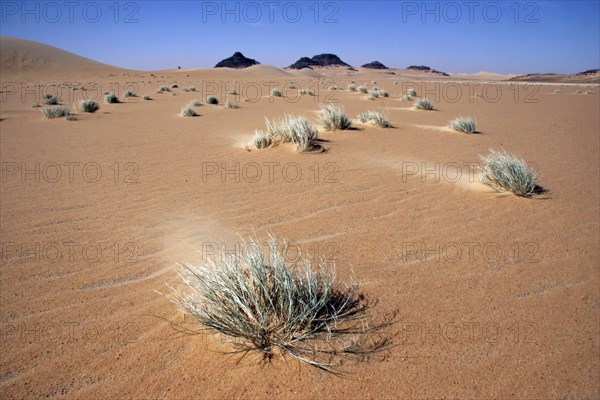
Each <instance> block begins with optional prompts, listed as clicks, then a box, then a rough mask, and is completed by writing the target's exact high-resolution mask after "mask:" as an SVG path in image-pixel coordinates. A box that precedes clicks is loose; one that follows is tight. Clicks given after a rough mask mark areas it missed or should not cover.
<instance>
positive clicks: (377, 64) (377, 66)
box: [362, 61, 389, 69]
mask: <svg viewBox="0 0 600 400" xmlns="http://www.w3.org/2000/svg"><path fill="white" fill-rule="evenodd" d="M362 67H363V68H369V69H389V68H388V67H386V66H385V65H383V64H382V63H380V62H379V61H373V62H370V63H368V64H365V65H363V66H362Z"/></svg>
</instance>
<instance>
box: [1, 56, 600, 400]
mask: <svg viewBox="0 0 600 400" xmlns="http://www.w3.org/2000/svg"><path fill="white" fill-rule="evenodd" d="M56 57H57V58H60V57H59V55H56ZM4 62H5V61H4V60H3V63H4ZM28 65H32V64H28ZM44 65H45V64H44ZM75 67H76V63H75V64H70V67H69V68H68V69H67V68H66V67H65V66H64V65H63V66H62V67H59V68H57V69H51V71H50V75H48V76H45V75H44V68H37V69H36V68H33V69H28V70H27V71H26V72H23V71H24V70H23V69H19V68H8V67H7V68H4V66H3V68H2V76H1V79H2V83H3V84H6V83H10V82H25V84H26V85H27V86H28V89H29V90H32V88H34V86H35V84H36V83H42V84H47V83H49V82H80V83H82V84H84V83H87V82H94V83H97V84H98V85H99V87H100V88H101V92H102V91H117V92H118V94H119V97H120V98H121V99H123V95H122V93H123V90H124V89H126V88H127V87H126V85H127V83H128V82H129V83H132V84H131V85H130V87H135V88H136V92H137V93H138V95H139V97H136V98H132V99H127V100H125V101H124V102H123V103H120V104H104V102H103V101H101V109H100V110H99V111H97V112H96V113H94V114H81V113H80V114H78V116H77V120H76V121H66V120H65V119H64V118H61V119H56V120H45V119H43V118H42V116H41V114H40V111H39V110H38V109H36V108H32V107H31V103H33V102H34V101H40V97H35V96H33V95H31V94H27V95H24V98H22V97H21V94H22V90H21V89H18V90H17V92H18V94H17V95H14V94H11V93H10V91H9V92H7V91H5V90H4V89H3V93H2V94H1V95H2V96H3V99H2V103H1V107H2V109H1V111H0V118H1V122H0V139H1V146H0V157H1V162H2V183H1V189H0V200H1V204H0V206H1V207H0V208H1V210H0V218H1V227H0V234H1V236H2V237H1V242H2V264H1V267H0V301H1V303H0V304H1V310H0V323H1V328H2V331H1V333H2V338H1V344H0V352H1V355H2V357H1V362H0V397H2V398H5V399H8V398H24V397H27V398H43V397H61V398H63V397H64V398H73V399H75V398H76V399H83V398H90V399H91V398H165V399H182V398H277V399H280V398H312V397H317V396H318V397H323V398H442V397H444V398H598V395H599V392H598V378H599V376H600V374H599V368H600V367H599V365H598V352H599V341H600V335H599V334H600V330H599V326H600V313H599V307H600V294H599V284H600V279H599V265H600V263H599V259H600V257H599V246H598V243H599V235H600V232H599V226H600V224H599V222H600V221H599V218H600V217H599V215H600V214H599V198H600V197H599V192H598V190H599V189H598V182H599V170H600V169H599V165H600V160H599V154H600V152H599V147H598V143H599V142H598V141H599V139H598V135H599V131H600V122H599V117H598V110H599V107H600V104H599V95H598V88H597V87H596V88H594V89H593V90H594V92H595V94H589V95H586V94H575V93H574V92H575V90H576V89H577V88H575V87H561V90H562V93H561V94H554V93H553V90H554V89H555V88H556V87H554V86H535V85H529V86H524V85H520V86H516V85H515V86H508V85H507V84H504V83H502V84H498V87H500V88H501V96H500V98H499V99H498V100H497V101H496V102H491V101H487V100H486V99H484V98H475V97H473V95H471V96H469V95H467V93H468V90H469V85H471V87H472V86H473V85H474V84H477V83H476V82H475V81H474V82H475V83H473V82H472V83H470V84H465V83H460V84H456V85H457V86H459V87H461V88H462V89H463V94H462V96H460V98H459V99H458V100H457V101H456V102H450V101H447V100H445V99H443V98H442V96H441V94H440V98H438V99H435V98H433V95H430V96H428V97H429V98H430V99H431V100H432V101H433V103H434V105H435V107H436V111H431V112H416V111H414V112H407V111H405V110H403V108H410V107H411V104H412V102H402V101H400V97H401V95H402V90H403V89H405V88H406V87H405V85H404V83H405V82H406V81H407V80H412V79H413V78H410V77H406V76H402V75H395V76H394V75H387V74H384V73H378V72H368V73H367V72H365V71H362V70H361V72H358V73H356V74H354V75H352V76H346V75H344V72H335V71H333V72H327V73H326V72H323V73H322V74H324V76H325V77H326V78H328V79H330V80H333V81H335V82H336V83H337V84H338V85H339V86H340V87H341V88H346V86H347V85H348V84H349V83H350V81H351V80H355V81H356V85H357V86H358V85H362V84H364V83H367V86H368V87H369V88H371V87H373V86H379V87H383V88H385V89H386V90H387V91H389V93H390V97H389V98H380V99H376V100H373V101H369V100H366V95H364V94H359V93H353V92H349V91H347V90H343V91H337V92H330V91H326V90H323V87H326V86H325V85H328V83H327V82H319V81H317V79H316V78H312V77H309V76H306V75H302V73H299V72H290V71H283V70H279V69H276V68H273V67H265V66H257V67H252V68H249V69H247V70H241V71H232V70H227V69H226V70H183V71H157V72H154V73H153V75H151V73H150V72H136V71H124V70H119V69H117V68H112V67H108V69H106V68H107V67H105V66H98V67H97V69H95V70H94V69H92V67H90V66H89V65H87V64H86V68H85V69H84V70H82V71H79V72H77V71H75V72H74V70H75V69H76V68H75ZM88 67H89V68H88ZM62 68H65V72H62V73H61V71H60V70H61V69H62ZM111 68H112V69H111ZM327 74H329V75H327ZM74 76H75V77H76V78H74ZM274 80H278V81H279V83H278V86H279V87H281V88H283V87H285V84H287V83H288V81H289V80H295V81H296V85H297V86H298V88H301V87H302V88H304V87H309V86H310V85H313V87H316V85H320V86H321V89H320V91H319V92H318V95H317V96H314V97H311V96H303V97H302V98H300V99H298V101H295V102H294V101H292V100H291V99H290V98H275V99H270V98H269V97H268V90H267V89H266V88H267V86H266V83H267V82H271V81H274ZM207 81H214V82H221V81H227V85H229V86H228V88H230V87H235V85H236V82H237V83H238V84H239V85H240V88H248V87H249V85H256V86H257V87H260V88H261V90H262V92H260V93H259V94H260V96H258V97H257V101H255V102H244V101H243V100H242V99H241V96H234V95H228V97H229V98H232V99H233V100H234V101H236V102H237V103H239V105H240V108H239V109H236V110H229V109H225V108H224V107H222V106H211V105H207V104H204V105H202V106H199V107H196V110H197V112H198V113H199V114H200V116H199V117H196V118H183V117H180V116H179V115H178V113H179V111H180V110H181V108H183V107H184V105H186V104H187V103H188V102H189V101H191V100H192V99H194V98H199V99H201V98H203V97H205V93H202V92H201V90H202V88H203V82H207ZM371 81H377V84H376V85H375V84H371ZM394 81H399V82H400V83H399V84H398V85H395V84H394ZM171 83H177V84H178V86H179V87H178V88H176V89H172V93H174V94H175V95H172V94H171V93H165V94H157V93H155V89H156V88H157V87H159V86H160V85H163V84H166V85H168V84H171ZM192 84H194V85H196V86H197V88H198V92H184V91H183V88H184V87H186V86H189V85H192ZM420 84H423V83H422V82H421V83H420ZM429 85H430V86H429V87H430V88H431V87H435V82H433V81H430V82H429ZM442 85H443V83H441V82H438V86H437V89H438V93H439V92H441V90H442V87H443V86H442ZM482 85H483V84H482ZM532 88H534V89H535V90H536V92H535V93H534V94H533V97H532V98H533V99H535V100H537V101H536V102H526V101H525V100H524V97H525V95H526V94H528V93H529V94H531V93H532V92H527V90H531V89H532ZM417 89H418V90H421V88H419V87H417ZM582 89H583V90H584V91H585V90H589V88H582ZM40 90H41V89H40ZM295 92H296V90H291V89H290V90H289V92H288V93H289V96H292V94H294V93H295ZM490 93H491V92H490ZM516 93H517V94H519V97H518V98H515V94H516ZM69 94H72V95H73V96H74V97H73V98H72V99H69ZM144 94H149V95H150V96H151V97H152V98H153V100H152V101H143V100H142V99H141V96H143V95H144ZM39 96H41V93H40V94H39ZM78 96H81V94H80V91H69V90H67V89H66V88H65V90H64V91H63V92H62V95H61V96H60V98H61V100H62V103H63V104H66V105H68V106H69V107H70V106H71V104H72V103H74V101H75V100H76V99H80V98H81V97H78ZM217 96H218V97H219V98H220V100H221V101H224V100H225V95H224V94H222V93H219V94H218V95H217ZM247 96H248V97H252V96H254V94H251V93H247ZM326 96H329V97H328V99H330V100H335V101H338V102H339V103H341V105H343V106H344V107H345V110H346V112H347V113H348V114H349V115H350V116H355V115H356V114H357V113H359V112H362V111H366V110H368V109H373V110H377V111H383V112H385V113H386V114H387V116H388V118H389V120H390V121H392V122H393V123H394V125H395V128H392V129H381V128H375V127H371V126H368V125H364V124H357V126H359V129H357V130H353V131H347V132H336V133H328V132H320V137H321V138H322V139H325V140H326V142H323V145H324V147H325V148H327V149H328V152H326V153H319V154H313V153H311V154H301V153H296V152H294V151H293V150H292V148H291V147H290V146H289V145H281V146H278V147H275V148H271V149H265V150H253V151H246V150H245V149H244V148H243V144H245V143H246V142H248V141H249V140H250V138H251V137H252V134H253V132H254V130H255V129H263V128H264V118H265V117H268V118H278V117H282V116H283V114H284V113H294V114H303V115H306V116H308V117H309V118H310V119H311V120H312V121H313V122H314V123H315V124H316V123H317V118H316V117H317V116H316V114H315V112H316V111H318V109H319V104H320V103H322V102H324V101H326ZM100 97H101V96H100V94H99V93H98V95H97V96H96V98H98V99H100ZM458 115H469V116H473V117H475V118H476V119H477V121H478V123H479V125H478V129H479V130H480V131H481V133H480V134H476V135H464V134H459V133H455V132H448V131H445V130H444V129H437V128H436V127H438V128H443V127H444V126H445V125H446V123H447V122H448V121H449V120H450V119H452V118H454V117H456V116H458ZM432 127H433V128H432ZM489 148H504V149H506V150H507V151H509V152H512V153H516V154H517V155H519V156H520V157H522V158H524V159H525V160H527V161H528V162H530V163H532V164H534V165H535V166H536V167H537V170H538V171H539V173H540V183H541V185H543V186H544V188H546V189H547V190H548V191H547V192H546V193H544V194H543V195H542V196H537V197H534V198H532V199H526V198H520V197H516V196H513V195H506V194H498V193H494V192H493V191H492V190H491V189H489V188H487V187H485V186H482V185H481V184H479V183H478V182H476V180H475V179H474V176H472V175H469V173H470V171H471V167H472V166H473V165H476V164H478V162H479V160H478V155H479V154H484V153H486V152H487V150H488V149H489ZM77 163H78V164H77ZM253 163H255V164H253ZM236 165H237V166H238V170H237V171H238V172H237V173H236V172H235V171H236V169H235V168H236ZM269 168H273V171H274V173H273V174H272V175H271V176H269V171H270V169H269ZM30 171H33V172H30ZM59 171H60V175H57V174H58V173H59ZM228 171H229V172H228ZM231 171H234V172H233V173H231ZM297 174H301V176H299V177H298V176H297ZM457 174H460V176H457ZM268 232H272V233H273V234H275V235H276V236H277V237H279V238H287V239H289V240H293V241H294V243H296V244H297V245H298V246H299V248H301V249H302V250H303V251H304V252H305V253H307V254H309V256H310V257H313V256H322V257H329V258H335V259H336V260H337V267H338V271H339V275H340V278H342V279H346V278H349V276H350V274H351V270H352V269H353V270H354V275H355V276H356V278H357V279H358V280H359V282H360V283H361V285H362V288H363V289H364V290H365V292H366V294H367V296H368V297H369V298H370V299H378V300H379V303H378V304H377V306H376V307H375V310H376V311H377V312H378V313H381V314H384V313H386V312H391V311H393V310H395V309H397V310H398V311H399V317H398V321H397V323H396V325H395V326H394V329H393V331H394V332H396V333H397V335H396V337H395V339H394V344H395V345H396V346H395V347H394V348H393V349H392V350H391V352H390V354H389V355H388V357H387V358H386V359H385V360H383V361H381V360H372V361H369V362H365V363H359V364H353V363H348V364H345V365H344V370H345V372H347V373H348V376H347V379H344V378H339V377H336V376H334V375H330V374H327V373H325V372H322V371H319V370H316V369H314V368H310V367H307V366H305V365H300V364H299V363H298V362H297V361H295V360H293V359H292V358H291V357H286V358H285V359H283V360H282V359H275V360H274V361H273V362H272V364H270V365H261V364H259V363H258V361H259V360H258V359H257V358H256V357H247V358H244V359H243V360H241V361H240V362H239V363H236V362H237V361H238V359H237V358H235V357H233V358H231V357H227V356H225V355H223V354H221V353H220V352H221V351H228V350H231V347H229V346H228V345H227V344H223V343H221V341H220V339H219V337H218V336H211V337H206V336H204V335H177V334H176V331H175V330H174V329H173V328H172V326H171V325H170V324H169V323H168V322H167V320H171V321H174V322H176V323H183V324H186V326H188V327H190V328H194V327H195V325H194V324H193V323H192V322H193V321H191V320H190V318H189V317H188V318H186V319H184V318H183V316H182V314H181V312H179V311H178V310H177V309H176V307H175V306H174V305H173V304H171V303H170V302H169V301H168V299H166V298H165V297H164V296H161V295H160V294H158V293H156V291H163V292H164V291H166V290H167V288H166V285H165V282H171V283H173V282H176V281H177V280H178V279H179V278H178V277H177V274H176V268H177V263H178V262H192V263H196V264H198V263H200V262H201V261H202V258H204V257H205V256H206V255H207V254H208V253H214V252H216V251H219V250H223V248H224V244H225V246H226V250H231V249H233V248H234V242H235V241H237V240H238V238H237V233H239V234H240V235H242V236H244V237H247V236H248V235H253V234H256V235H257V236H258V237H259V238H260V239H265V238H266V235H267V233H268ZM61 256H62V258H61Z"/></svg>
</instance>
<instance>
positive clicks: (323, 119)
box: [319, 104, 352, 131]
mask: <svg viewBox="0 0 600 400" xmlns="http://www.w3.org/2000/svg"><path fill="white" fill-rule="evenodd" d="M319 122H320V123H321V125H323V128H325V130H328V131H337V130H345V129H350V128H351V127H352V121H351V120H350V118H348V116H347V115H346V113H345V112H344V110H342V109H341V108H339V107H338V106H336V105H333V104H327V105H325V106H322V107H321V115H320V116H319Z"/></svg>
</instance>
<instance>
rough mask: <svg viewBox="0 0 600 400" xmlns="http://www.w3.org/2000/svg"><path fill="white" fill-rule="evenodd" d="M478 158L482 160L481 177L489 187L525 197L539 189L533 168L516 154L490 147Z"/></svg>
mask: <svg viewBox="0 0 600 400" xmlns="http://www.w3.org/2000/svg"><path fill="white" fill-rule="evenodd" d="M479 158H480V159H481V161H482V162H483V166H482V167H481V179H482V181H483V183H485V184H486V185H488V186H490V187H491V188H493V189H495V190H497V191H509V192H512V193H514V194H516V195H517V196H525V197H527V196H531V195H532V194H534V193H536V192H537V191H539V190H540V188H539V186H538V185H537V174H536V172H535V170H533V169H532V168H531V167H529V166H528V165H527V163H526V162H525V161H523V160H522V159H520V158H519V157H517V156H516V155H514V154H509V153H506V152H505V151H504V150H502V151H497V150H492V149H490V152H489V153H488V154H487V155H485V156H481V155H480V156H479Z"/></svg>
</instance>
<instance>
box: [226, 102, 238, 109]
mask: <svg viewBox="0 0 600 400" xmlns="http://www.w3.org/2000/svg"><path fill="white" fill-rule="evenodd" d="M224 106H225V108H229V109H232V110H233V109H236V108H239V107H240V106H238V105H237V104H236V103H234V102H233V101H229V100H225V103H224Z"/></svg>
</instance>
